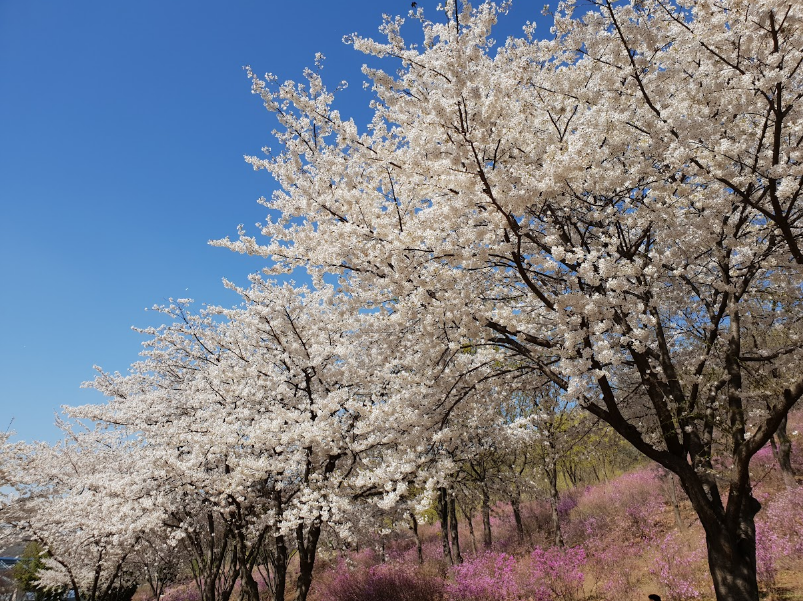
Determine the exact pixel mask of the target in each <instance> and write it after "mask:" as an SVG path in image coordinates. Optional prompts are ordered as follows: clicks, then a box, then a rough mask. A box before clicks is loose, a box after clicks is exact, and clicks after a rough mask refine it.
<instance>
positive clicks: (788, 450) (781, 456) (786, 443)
mask: <svg viewBox="0 0 803 601" xmlns="http://www.w3.org/2000/svg"><path fill="white" fill-rule="evenodd" d="M775 437H776V438H777V439H778V465H779V466H780V468H781V475H782V476H783V481H784V484H785V485H786V487H787V488H795V487H796V486H797V482H796V481H795V470H794V468H793V467H792V441H791V440H789V435H788V434H787V433H786V416H784V417H783V419H782V420H781V423H780V424H779V425H778V429H777V430H776V431H775Z"/></svg>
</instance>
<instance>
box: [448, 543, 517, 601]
mask: <svg viewBox="0 0 803 601" xmlns="http://www.w3.org/2000/svg"><path fill="white" fill-rule="evenodd" d="M452 573H453V575H454V580H453V581H452V582H450V583H448V584H447V585H446V591H447V593H448V594H449V597H450V598H452V599H455V600H460V601H507V600H508V599H515V598H517V597H518V596H519V586H518V583H517V582H516V560H515V559H514V558H513V556H512V555H508V554H507V553H484V554H482V555H478V556H477V557H474V558H471V559H468V560H466V561H465V562H464V563H462V564H460V565H457V566H454V568H452Z"/></svg>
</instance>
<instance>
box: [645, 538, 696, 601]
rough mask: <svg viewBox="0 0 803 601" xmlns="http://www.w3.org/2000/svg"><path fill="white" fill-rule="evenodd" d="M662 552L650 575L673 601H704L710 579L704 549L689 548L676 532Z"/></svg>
mask: <svg viewBox="0 0 803 601" xmlns="http://www.w3.org/2000/svg"><path fill="white" fill-rule="evenodd" d="M658 549H659V551H658V556H657V557H656V561H655V566H654V567H653V568H652V569H651V570H650V572H652V573H653V574H654V575H655V576H656V577H657V578H658V581H659V582H660V583H661V584H662V585H663V587H664V590H665V591H666V595H667V597H669V598H670V599H672V601H691V600H692V599H699V598H701V597H702V596H703V591H705V590H706V586H705V584H704V577H706V576H708V570H707V569H706V556H705V552H704V550H703V547H702V546H700V545H699V544H692V545H687V544H685V543H684V542H683V541H682V540H681V539H680V537H679V536H678V534H677V532H675V531H672V532H670V533H669V534H667V535H666V537H664V539H663V540H662V541H661V542H660V544H659V546H658ZM708 580H709V581H710V576H708Z"/></svg>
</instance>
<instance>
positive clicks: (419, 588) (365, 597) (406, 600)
mask: <svg viewBox="0 0 803 601" xmlns="http://www.w3.org/2000/svg"><path fill="white" fill-rule="evenodd" d="M322 584H323V587H324V590H322V591H319V592H316V595H315V596H316V597H317V598H320V599H322V600H325V601H388V600H390V599H394V600H396V601H440V600H441V599H443V580H442V579H441V578H440V577H438V576H437V575H432V574H428V573H427V572H425V571H424V570H421V569H417V568H413V567H411V566H409V565H404V564H397V563H394V564H382V565H376V566H373V567H371V568H368V569H358V570H348V569H340V570H339V571H338V573H337V575H335V576H334V578H332V579H331V580H329V581H328V582H326V583H322Z"/></svg>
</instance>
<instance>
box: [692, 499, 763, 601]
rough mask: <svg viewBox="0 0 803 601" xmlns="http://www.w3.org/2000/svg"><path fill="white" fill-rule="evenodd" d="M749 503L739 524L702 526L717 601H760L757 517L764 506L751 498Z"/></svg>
mask: <svg viewBox="0 0 803 601" xmlns="http://www.w3.org/2000/svg"><path fill="white" fill-rule="evenodd" d="M746 504H747V505H749V506H750V507H749V508H748V509H746V510H745V511H743V512H742V515H741V516H740V518H741V519H740V520H739V522H740V523H739V524H738V525H731V526H727V525H723V524H719V523H714V524H703V528H704V529H705V532H706V537H705V538H706V545H707V547H708V567H709V569H710V570H711V577H712V579H713V580H714V591H715V593H716V598H717V601H758V582H757V580H756V529H755V522H754V518H755V514H756V513H757V512H758V508H760V507H761V505H760V504H759V502H758V501H756V500H755V499H753V498H752V496H751V497H750V498H749V499H748V502H747V503H746Z"/></svg>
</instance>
